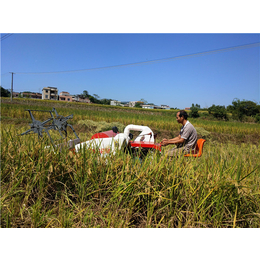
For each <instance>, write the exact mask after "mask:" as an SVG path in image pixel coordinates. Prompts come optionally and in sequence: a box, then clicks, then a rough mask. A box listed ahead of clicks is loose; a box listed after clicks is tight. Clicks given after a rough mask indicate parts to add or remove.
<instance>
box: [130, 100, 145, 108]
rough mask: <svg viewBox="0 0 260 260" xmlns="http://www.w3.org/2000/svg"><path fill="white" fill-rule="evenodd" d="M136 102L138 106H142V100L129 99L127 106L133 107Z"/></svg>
mask: <svg viewBox="0 0 260 260" xmlns="http://www.w3.org/2000/svg"><path fill="white" fill-rule="evenodd" d="M137 103H139V104H140V106H142V105H143V104H144V102H142V101H130V102H129V107H135V105H136V104H137Z"/></svg>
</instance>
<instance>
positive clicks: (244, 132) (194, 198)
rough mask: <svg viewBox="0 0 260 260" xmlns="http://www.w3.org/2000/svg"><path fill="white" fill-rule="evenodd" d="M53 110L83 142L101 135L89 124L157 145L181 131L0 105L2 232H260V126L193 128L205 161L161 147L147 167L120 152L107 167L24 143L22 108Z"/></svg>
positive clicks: (95, 109)
mask: <svg viewBox="0 0 260 260" xmlns="http://www.w3.org/2000/svg"><path fill="white" fill-rule="evenodd" d="M53 107H55V108H56V109H57V111H58V113H59V114H61V115H63V116H67V115H69V114H73V119H71V120H70V121H69V122H70V123H71V124H72V125H73V127H74V129H75V130H76V132H77V133H78V135H79V137H80V138H81V140H82V141H84V140H87V139H88V138H90V137H91V135H92V134H93V133H95V131H96V128H95V125H92V126H90V125H86V124H84V121H86V120H92V121H94V122H101V121H105V122H107V123H111V122H113V123H115V124H116V123H117V124H118V125H120V126H121V127H123V126H126V125H128V124H140V125H147V126H149V127H151V128H152V130H153V131H154V132H157V133H158V141H161V139H162V138H164V137H173V136H175V135H176V134H178V131H179V129H180V125H178V124H177V122H176V120H175V113H176V111H172V110H170V111H166V110H164V111H162V110H152V111H148V110H144V109H130V108H121V107H111V106H104V105H89V104H74V103H61V102H46V101H42V100H29V99H14V100H13V102H12V104H11V103H10V101H9V100H8V99H2V100H1V227H49V228H54V227H160V228H167V227H214V228H215V227H221V228H224V227H254V228H255V227H260V189H259V185H260V171H259V169H260V161H259V155H260V146H259V144H260V125H259V124H249V123H239V122H234V121H229V122H222V121H213V120H202V119H196V120H195V119H190V121H191V123H192V124H193V125H194V126H195V128H196V129H197V131H198V134H199V137H203V138H205V139H206V143H205V146H204V151H203V155H202V157H200V158H197V159H194V158H184V157H180V158H174V159H173V160H171V161H169V160H167V158H166V156H165V150H166V149H167V148H164V150H163V151H162V154H150V155H148V156H147V157H146V158H145V159H144V160H143V161H140V160H139V159H137V158H133V157H131V156H130V155H129V154H126V153H123V152H121V151H118V153H117V154H116V155H113V156H111V157H109V158H106V160H104V159H102V158H101V157H100V156H99V155H98V154H97V153H93V152H90V151H88V150H84V149H83V150H82V151H81V152H80V153H78V154H73V153H72V152H71V151H68V150H65V149H64V150H62V151H61V152H56V153H55V152H52V151H48V150H46V149H44V146H46V145H48V144H49V143H48V140H46V141H39V140H38V138H37V137H36V136H35V135H27V136H20V135H19V134H20V133H22V132H23V131H25V130H27V129H29V128H30V127H29V123H30V122H31V120H30V117H29V113H28V112H27V111H25V109H40V110H51V109H52V108H53ZM48 116H49V115H48V114H45V113H35V117H36V119H39V120H44V119H46V117H48ZM89 122H90V121H89ZM108 130H109V129H108Z"/></svg>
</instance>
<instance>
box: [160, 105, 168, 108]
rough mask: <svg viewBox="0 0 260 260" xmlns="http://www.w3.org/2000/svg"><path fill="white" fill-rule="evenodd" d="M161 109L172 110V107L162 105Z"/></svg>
mask: <svg viewBox="0 0 260 260" xmlns="http://www.w3.org/2000/svg"><path fill="white" fill-rule="evenodd" d="M161 108H162V109H170V107H169V106H167V105H161Z"/></svg>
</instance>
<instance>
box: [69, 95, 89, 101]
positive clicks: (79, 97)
mask: <svg viewBox="0 0 260 260" xmlns="http://www.w3.org/2000/svg"><path fill="white" fill-rule="evenodd" d="M72 101H73V102H84V103H91V102H90V99H89V98H86V97H84V96H82V95H73V96H72Z"/></svg>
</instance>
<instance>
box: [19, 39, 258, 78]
mask: <svg viewBox="0 0 260 260" xmlns="http://www.w3.org/2000/svg"><path fill="white" fill-rule="evenodd" d="M258 46H260V42H256V43H250V44H244V45H239V46H233V47H228V48H222V49H217V50H211V51H204V52H198V53H193V54H186V55H180V56H175V57H169V58H162V59H157V60H150V61H140V62H135V63H128V64H121V65H113V66H107V67H99V68H91V69H81V70H67V71H52V72H16V74H58V73H73V72H83V71H91V70H102V69H113V68H120V67H128V66H136V65H145V64H149V63H159V62H166V61H171V60H176V59H184V58H191V57H196V56H201V55H208V54H214V53H220V52H226V51H234V50H239V49H246V48H253V47H258Z"/></svg>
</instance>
